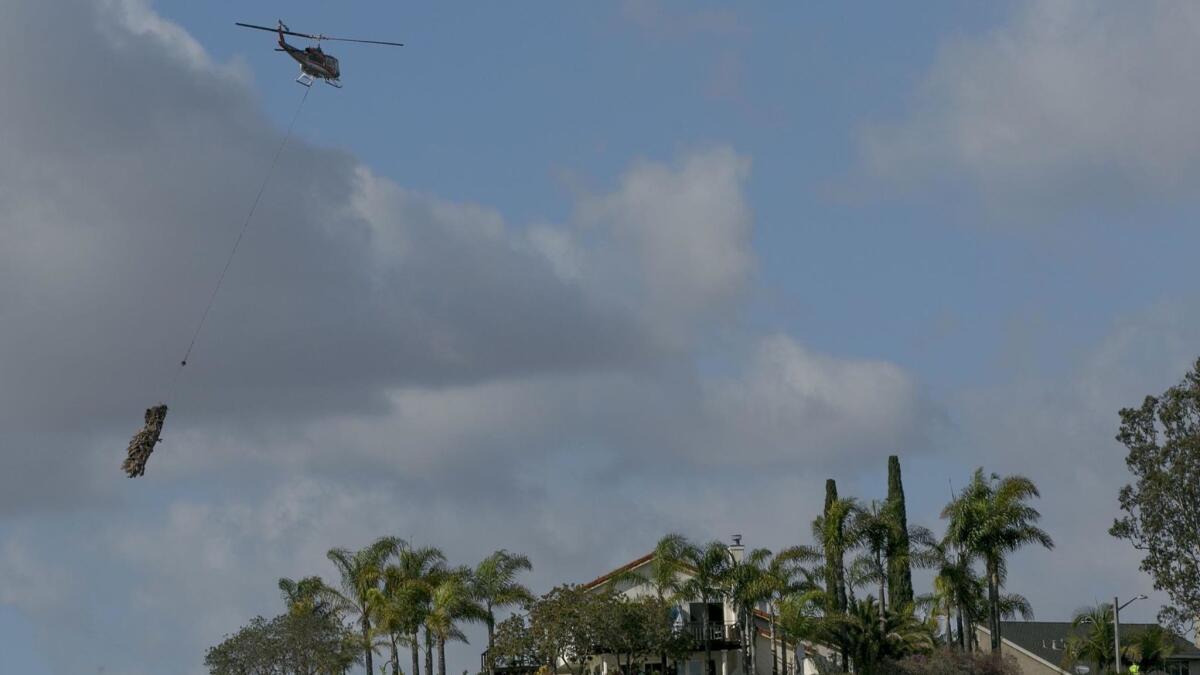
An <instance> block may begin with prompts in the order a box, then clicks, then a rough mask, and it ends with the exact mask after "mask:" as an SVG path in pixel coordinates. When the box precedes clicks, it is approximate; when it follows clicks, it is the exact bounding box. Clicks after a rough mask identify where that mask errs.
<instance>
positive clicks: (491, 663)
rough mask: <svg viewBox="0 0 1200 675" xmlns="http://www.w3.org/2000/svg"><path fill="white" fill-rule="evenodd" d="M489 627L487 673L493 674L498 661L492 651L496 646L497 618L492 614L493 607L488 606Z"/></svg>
mask: <svg viewBox="0 0 1200 675" xmlns="http://www.w3.org/2000/svg"><path fill="white" fill-rule="evenodd" d="M487 612H488V615H487V629H488V650H487V675H493V673H494V672H495V671H496V662H495V660H494V658H493V656H492V651H493V650H494V649H495V648H496V618H495V617H493V616H492V607H491V605H488V608H487Z"/></svg>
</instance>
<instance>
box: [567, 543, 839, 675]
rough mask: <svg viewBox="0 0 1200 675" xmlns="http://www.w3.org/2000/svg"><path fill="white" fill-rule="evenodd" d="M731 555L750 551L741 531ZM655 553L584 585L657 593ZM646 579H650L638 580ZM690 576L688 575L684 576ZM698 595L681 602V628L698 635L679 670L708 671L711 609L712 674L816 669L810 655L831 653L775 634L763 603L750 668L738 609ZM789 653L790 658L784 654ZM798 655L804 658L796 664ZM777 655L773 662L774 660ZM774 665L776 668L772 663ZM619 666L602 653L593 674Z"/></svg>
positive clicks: (649, 667) (793, 673) (809, 672)
mask: <svg viewBox="0 0 1200 675" xmlns="http://www.w3.org/2000/svg"><path fill="white" fill-rule="evenodd" d="M729 552H730V555H731V556H732V557H733V559H734V560H735V561H737V562H740V561H741V560H742V556H743V555H745V547H744V546H743V545H742V543H741V538H740V537H735V538H734V543H733V545H731V546H729ZM655 560H656V558H655V555H654V554H653V553H649V554H647V555H644V556H642V557H640V558H637V559H635V560H633V561H631V562H629V563H627V564H625V565H623V566H621V567H618V568H617V569H615V570H612V571H610V572H608V573H606V574H603V575H601V576H599V577H597V578H596V579H594V580H592V581H590V582H588V583H587V584H585V585H584V587H585V588H593V589H600V588H606V587H608V588H612V589H614V590H615V591H616V592H618V593H620V594H621V595H624V596H626V597H628V598H638V597H642V596H646V595H653V594H654V593H655V591H654V589H653V587H652V586H651V584H650V583H649V578H650V572H651V570H652V569H653V567H652V566H653V565H654V563H655ZM678 574H679V575H680V576H681V577H684V578H686V576H687V574H688V572H687V571H686V570H685V571H680V572H679V573H678ZM639 579H641V580H645V581H639ZM682 580H685V579H681V581H682ZM698 600H699V599H695V600H690V601H686V602H681V603H680V604H679V607H678V610H679V614H678V617H677V619H676V622H677V623H676V627H677V630H683V631H687V632H689V633H691V634H692V635H693V636H694V637H695V640H696V651H694V652H692V654H691V657H690V658H689V659H688V660H687V662H685V663H683V664H681V666H682V667H681V669H680V670H681V672H679V673H677V674H676V675H705V669H704V657H705V651H704V646H703V645H704V642H703V638H704V632H703V631H704V630H705V625H706V624H705V621H704V618H703V617H704V614H705V613H707V615H708V621H707V630H708V635H709V639H710V640H711V646H712V657H713V658H712V662H710V663H709V667H708V675H771V674H772V673H778V675H814V674H815V673H816V672H817V668H816V665H815V664H814V663H813V659H812V658H811V656H810V655H817V654H820V655H823V656H829V651H828V650H827V649H825V648H824V647H822V646H819V645H813V644H808V643H802V644H796V643H794V642H790V641H789V642H785V641H784V640H783V639H782V638H781V637H780V636H778V635H777V636H775V637H773V636H772V634H771V633H772V631H771V621H770V614H768V613H767V610H768V608H767V607H766V606H765V605H764V606H760V607H758V608H756V609H755V611H754V614H753V617H752V620H751V623H752V624H753V626H752V627H750V629H751V630H752V632H753V644H752V645H750V647H749V651H750V653H751V654H753V659H752V663H753V667H752V668H745V667H744V664H743V661H744V660H745V656H744V652H743V640H742V636H743V634H744V633H745V632H746V629H747V627H746V626H743V625H741V622H740V621H739V619H738V616H737V611H736V610H735V608H734V607H733V606H732V605H730V604H729V603H727V602H712V603H709V604H707V605H705V604H704V603H703V602H699V601H698ZM785 654H786V658H785ZM797 659H800V660H801V661H802V663H801V664H800V665H799V667H798V666H797ZM772 660H774V664H772ZM773 665H774V670H773V669H772V666H773ZM659 667H660V664H659V663H658V662H657V661H655V662H652V663H646V664H642V667H641V668H635V670H636V671H639V672H643V673H651V672H654V671H656V670H658V669H659ZM616 670H617V662H616V658H615V657H610V656H603V657H600V658H597V659H593V663H592V664H590V667H589V669H588V671H587V672H588V673H589V674H590V675H611V674H612V673H615V672H616Z"/></svg>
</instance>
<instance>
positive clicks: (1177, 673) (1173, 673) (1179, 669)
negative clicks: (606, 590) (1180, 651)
mask: <svg viewBox="0 0 1200 675" xmlns="http://www.w3.org/2000/svg"><path fill="white" fill-rule="evenodd" d="M1167 675H1188V664H1186V663H1183V662H1180V661H1175V662H1174V663H1168V664H1167Z"/></svg>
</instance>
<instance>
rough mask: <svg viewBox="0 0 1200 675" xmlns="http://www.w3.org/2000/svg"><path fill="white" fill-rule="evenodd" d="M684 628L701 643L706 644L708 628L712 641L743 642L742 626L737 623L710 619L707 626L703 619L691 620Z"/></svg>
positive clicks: (708, 635)
mask: <svg viewBox="0 0 1200 675" xmlns="http://www.w3.org/2000/svg"><path fill="white" fill-rule="evenodd" d="M683 630H684V631H685V632H686V633H687V634H689V635H691V636H692V638H693V639H694V640H695V641H696V642H697V643H698V644H701V645H703V644H704V640H705V636H706V633H705V631H706V630H707V637H708V640H709V641H710V642H741V640H742V627H741V626H740V625H738V624H736V623H728V622H721V621H709V622H708V625H707V626H705V624H704V622H703V621H691V622H689V623H685V624H684V625H683Z"/></svg>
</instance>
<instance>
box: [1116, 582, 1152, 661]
mask: <svg viewBox="0 0 1200 675" xmlns="http://www.w3.org/2000/svg"><path fill="white" fill-rule="evenodd" d="M1145 599H1146V596H1145V595H1137V596H1134V597H1133V598H1130V599H1129V601H1128V602H1126V603H1125V604H1123V605H1122V604H1121V599H1120V598H1117V597H1114V598H1113V650H1114V654H1113V655H1114V656H1116V661H1114V664H1115V665H1114V666H1113V669H1114V670H1115V671H1116V672H1117V673H1120V672H1121V610H1123V609H1125V608H1126V607H1128V606H1129V605H1130V604H1131V603H1133V602H1135V601H1137V600H1145Z"/></svg>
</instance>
